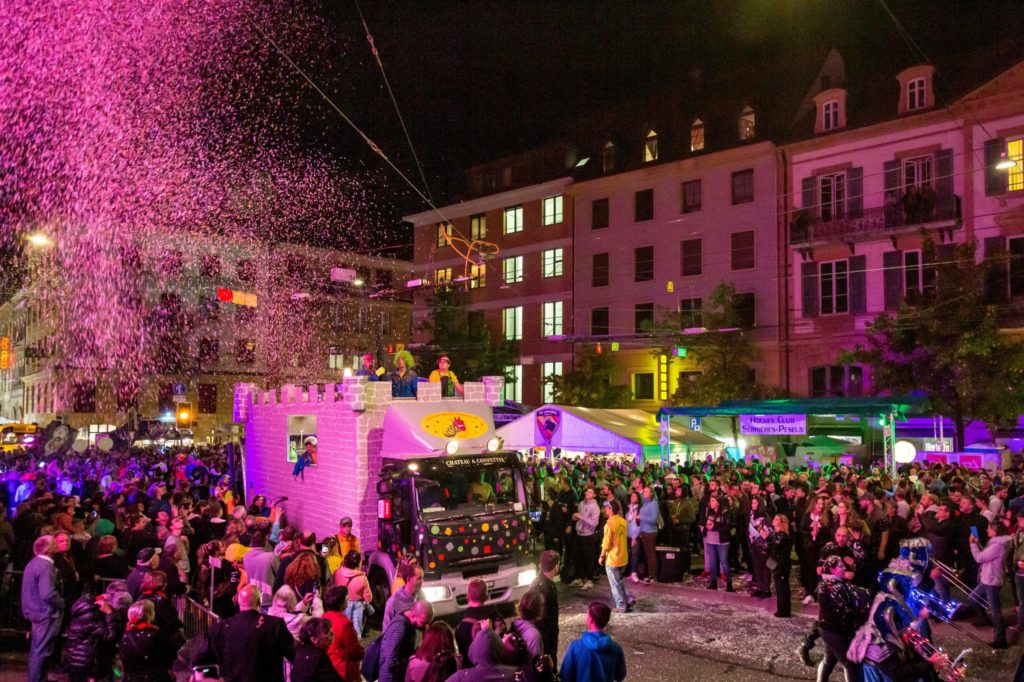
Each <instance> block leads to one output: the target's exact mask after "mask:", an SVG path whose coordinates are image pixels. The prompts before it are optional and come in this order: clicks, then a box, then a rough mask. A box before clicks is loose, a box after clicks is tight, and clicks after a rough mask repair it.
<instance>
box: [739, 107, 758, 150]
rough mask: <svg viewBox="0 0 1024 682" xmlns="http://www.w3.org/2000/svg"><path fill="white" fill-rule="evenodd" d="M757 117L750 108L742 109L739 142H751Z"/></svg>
mask: <svg viewBox="0 0 1024 682" xmlns="http://www.w3.org/2000/svg"><path fill="white" fill-rule="evenodd" d="M756 124H757V115H756V114H755V113H754V110H753V109H751V108H750V107H744V109H743V112H742V113H741V114H740V141H742V142H746V141H747V140H753V139H754V135H755V134H756V133H755V131H756Z"/></svg>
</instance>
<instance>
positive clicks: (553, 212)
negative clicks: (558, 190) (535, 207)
mask: <svg viewBox="0 0 1024 682" xmlns="http://www.w3.org/2000/svg"><path fill="white" fill-rule="evenodd" d="M562 219H563V214H562V195H558V196H557V197H548V198H546V199H545V200H544V224H545V225H557V224H558V223H560V222H562Z"/></svg>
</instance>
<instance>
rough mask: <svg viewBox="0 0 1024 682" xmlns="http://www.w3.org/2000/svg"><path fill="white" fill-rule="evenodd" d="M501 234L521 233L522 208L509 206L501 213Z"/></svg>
mask: <svg viewBox="0 0 1024 682" xmlns="http://www.w3.org/2000/svg"><path fill="white" fill-rule="evenodd" d="M501 228H502V234H516V233H517V232H522V231H523V207H522V205H520V206H509V207H508V208H506V209H505V210H504V211H503V212H502V221H501Z"/></svg>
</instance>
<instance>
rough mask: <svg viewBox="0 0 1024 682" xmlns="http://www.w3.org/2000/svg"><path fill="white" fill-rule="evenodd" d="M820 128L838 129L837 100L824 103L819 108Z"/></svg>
mask: <svg viewBox="0 0 1024 682" xmlns="http://www.w3.org/2000/svg"><path fill="white" fill-rule="evenodd" d="M821 127H822V128H823V129H824V130H835V129H836V128H838V127H839V100H837V99H833V100H829V101H828V102H825V106H823V107H822V108H821Z"/></svg>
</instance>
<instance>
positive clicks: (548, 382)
mask: <svg viewBox="0 0 1024 682" xmlns="http://www.w3.org/2000/svg"><path fill="white" fill-rule="evenodd" d="M563 367H564V365H563V364H562V362H561V361H560V360H556V361H554V362H545V363H542V364H541V370H540V381H541V394H542V398H543V400H541V402H543V403H553V402H554V401H555V382H554V380H553V379H552V377H555V376H562V372H563Z"/></svg>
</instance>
